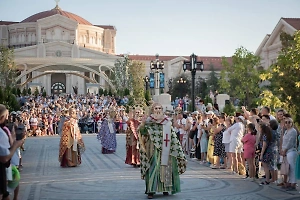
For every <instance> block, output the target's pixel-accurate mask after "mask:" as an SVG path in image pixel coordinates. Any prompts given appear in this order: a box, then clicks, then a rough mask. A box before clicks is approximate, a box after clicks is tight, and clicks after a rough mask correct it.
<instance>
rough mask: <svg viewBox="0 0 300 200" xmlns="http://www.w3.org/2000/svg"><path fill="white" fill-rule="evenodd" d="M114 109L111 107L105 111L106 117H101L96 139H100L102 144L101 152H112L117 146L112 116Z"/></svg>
mask: <svg viewBox="0 0 300 200" xmlns="http://www.w3.org/2000/svg"><path fill="white" fill-rule="evenodd" d="M115 116H116V111H115V110H114V109H112V108H110V109H109V110H107V111H106V117H105V118H104V119H103V121H102V124H101V128H100V131H99V133H98V135H97V139H98V140H100V142H101V145H102V153H103V154H110V153H114V152H115V151H116V148H117V140H116V126H115V123H114V118H115Z"/></svg>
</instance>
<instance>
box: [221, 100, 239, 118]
mask: <svg viewBox="0 0 300 200" xmlns="http://www.w3.org/2000/svg"><path fill="white" fill-rule="evenodd" d="M223 112H224V113H226V114H227V115H230V116H233V115H234V114H235V112H236V109H235V107H234V105H233V104H232V103H231V102H230V103H229V104H226V105H225V107H224V108H223Z"/></svg>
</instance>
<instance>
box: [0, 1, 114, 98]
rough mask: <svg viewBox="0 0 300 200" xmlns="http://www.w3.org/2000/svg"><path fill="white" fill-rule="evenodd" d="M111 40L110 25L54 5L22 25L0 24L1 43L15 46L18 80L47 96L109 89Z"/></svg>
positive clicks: (112, 63)
mask: <svg viewBox="0 0 300 200" xmlns="http://www.w3.org/2000/svg"><path fill="white" fill-rule="evenodd" d="M115 39H116V29H115V27H114V26H107V25H103V26H102V25H93V24H91V23H90V22H89V21H87V20H85V19H83V18H82V17H79V16H78V15H75V14H73V13H70V12H67V11H63V10H62V9H61V8H60V7H59V6H58V5H56V6H55V8H53V9H51V10H48V11H44V12H40V13H37V14H34V15H32V16H30V17H28V18H26V19H24V20H23V21H21V22H7V21H0V42H1V44H2V45H5V46H8V47H10V48H14V54H15V63H16V64H17V67H18V69H19V70H21V74H20V75H19V76H18V78H17V82H18V83H19V85H20V86H21V87H31V88H32V89H33V90H34V89H35V88H38V89H40V88H44V89H45V91H46V92H47V94H51V93H72V92H73V91H74V90H73V88H78V93H80V94H84V93H86V92H91V93H92V92H93V93H98V88H99V87H103V88H104V87H107V86H111V87H114V86H113V85H112V84H111V81H110V80H109V78H108V76H107V73H110V71H111V70H112V68H113V66H114V63H115V60H116V59H119V57H118V56H116V55H115Z"/></svg>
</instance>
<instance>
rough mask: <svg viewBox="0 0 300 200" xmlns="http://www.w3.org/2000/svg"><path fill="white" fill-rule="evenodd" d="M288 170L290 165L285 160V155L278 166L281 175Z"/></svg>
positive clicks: (285, 173) (286, 173)
mask: <svg viewBox="0 0 300 200" xmlns="http://www.w3.org/2000/svg"><path fill="white" fill-rule="evenodd" d="M289 171H290V165H289V163H288V161H287V158H286V156H284V157H283V159H282V163H281V166H280V174H281V175H288V174H289Z"/></svg>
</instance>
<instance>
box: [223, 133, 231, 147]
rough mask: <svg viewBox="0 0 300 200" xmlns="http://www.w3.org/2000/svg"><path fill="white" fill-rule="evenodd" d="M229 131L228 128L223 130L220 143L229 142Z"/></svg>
mask: <svg viewBox="0 0 300 200" xmlns="http://www.w3.org/2000/svg"><path fill="white" fill-rule="evenodd" d="M230 137H231V135H230V133H229V132H228V130H225V131H224V132H223V139H222V143H224V144H226V143H230Z"/></svg>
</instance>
